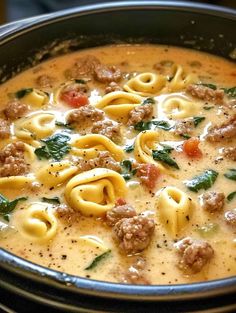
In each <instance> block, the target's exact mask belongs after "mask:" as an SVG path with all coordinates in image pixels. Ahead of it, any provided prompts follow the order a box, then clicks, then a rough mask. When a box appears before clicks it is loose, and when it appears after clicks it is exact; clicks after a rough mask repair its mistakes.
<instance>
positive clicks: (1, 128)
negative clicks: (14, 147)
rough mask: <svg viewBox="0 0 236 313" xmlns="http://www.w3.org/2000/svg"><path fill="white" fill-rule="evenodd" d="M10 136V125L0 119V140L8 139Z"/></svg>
mask: <svg viewBox="0 0 236 313" xmlns="http://www.w3.org/2000/svg"><path fill="white" fill-rule="evenodd" d="M10 134H11V132H10V124H9V123H8V121H6V120H4V119H2V118H0V139H6V138H9V137H10Z"/></svg>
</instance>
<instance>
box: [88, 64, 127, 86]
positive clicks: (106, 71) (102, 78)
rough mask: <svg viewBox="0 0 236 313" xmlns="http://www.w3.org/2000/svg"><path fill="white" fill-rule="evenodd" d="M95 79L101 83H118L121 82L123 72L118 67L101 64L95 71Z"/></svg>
mask: <svg viewBox="0 0 236 313" xmlns="http://www.w3.org/2000/svg"><path fill="white" fill-rule="evenodd" d="M94 78H95V79H96V80H97V81H99V82H100V83H111V82H118V81H119V80H121V70H120V69H119V68H117V67H116V66H107V65H102V64H100V65H97V66H96V67H95V69H94Z"/></svg>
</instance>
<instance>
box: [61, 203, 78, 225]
mask: <svg viewBox="0 0 236 313" xmlns="http://www.w3.org/2000/svg"><path fill="white" fill-rule="evenodd" d="M56 215H57V217H58V218H60V219H61V220H62V221H63V222H66V223H68V224H73V223H75V222H78V221H79V219H80V216H81V214H80V213H79V212H78V211H74V210H73V209H72V208H70V207H68V206H67V205H66V204H60V205H58V207H57V208H56Z"/></svg>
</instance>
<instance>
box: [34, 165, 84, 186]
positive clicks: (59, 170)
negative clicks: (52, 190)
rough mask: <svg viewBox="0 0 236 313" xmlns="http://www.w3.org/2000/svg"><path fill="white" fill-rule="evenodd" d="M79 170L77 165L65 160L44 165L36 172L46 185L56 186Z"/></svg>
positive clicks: (40, 180)
mask: <svg viewBox="0 0 236 313" xmlns="http://www.w3.org/2000/svg"><path fill="white" fill-rule="evenodd" d="M77 171H78V168H77V167H76V166H74V165H73V164H72V163H71V162H69V161H67V160H65V161H61V162H54V163H51V164H48V165H46V166H44V167H43V168H42V169H40V170H39V171H38V172H37V173H36V177H37V179H38V180H39V182H40V183H41V184H43V185H44V186H46V187H56V186H58V185H61V184H63V183H64V182H66V181H67V180H68V179H70V178H71V177H72V176H73V175H74V174H75V173H76V172H77Z"/></svg>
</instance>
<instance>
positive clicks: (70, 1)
mask: <svg viewBox="0 0 236 313" xmlns="http://www.w3.org/2000/svg"><path fill="white" fill-rule="evenodd" d="M121 1H122V0H121ZM96 2H112V0H103V1H102V0H100V1H99V0H0V24H3V23H6V22H10V21H14V20H18V19H22V18H25V17H30V16H34V15H38V14H45V13H50V12H55V11H58V10H62V9H68V8H72V7H76V6H80V5H84V4H91V3H96ZM163 2H165V0H163ZM176 2H182V1H180V0H176ZM189 2H201V3H210V4H217V5H222V6H229V7H234V8H236V0H215V1H214V0H212V1H210V0H208V1H207V0H205V1H204V0H199V1H193V0H192V1H191V0H190V1H189Z"/></svg>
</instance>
